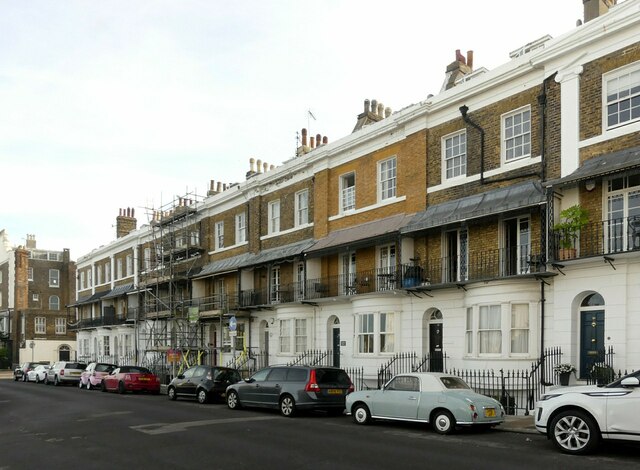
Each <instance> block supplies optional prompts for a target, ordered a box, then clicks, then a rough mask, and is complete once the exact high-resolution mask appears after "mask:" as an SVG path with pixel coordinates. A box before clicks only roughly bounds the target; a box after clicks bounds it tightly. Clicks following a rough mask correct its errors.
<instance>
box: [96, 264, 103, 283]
mask: <svg viewBox="0 0 640 470" xmlns="http://www.w3.org/2000/svg"><path fill="white" fill-rule="evenodd" d="M100 284H102V265H100V264H97V265H96V285H97V286H99V285H100Z"/></svg>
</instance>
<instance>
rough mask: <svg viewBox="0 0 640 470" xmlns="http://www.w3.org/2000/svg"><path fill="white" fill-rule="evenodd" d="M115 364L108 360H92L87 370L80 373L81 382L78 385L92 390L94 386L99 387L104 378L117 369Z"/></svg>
mask: <svg viewBox="0 0 640 470" xmlns="http://www.w3.org/2000/svg"><path fill="white" fill-rule="evenodd" d="M116 367H118V366H116V365H115V364H108V363H106V362H91V363H89V365H88V366H87V368H86V369H85V370H83V371H82V374H80V382H78V387H80V388H86V389H87V390H91V389H92V388H98V387H100V385H101V384H102V378H103V377H104V376H105V375H107V374H108V373H110V372H111V371H112V370H113V369H115V368H116Z"/></svg>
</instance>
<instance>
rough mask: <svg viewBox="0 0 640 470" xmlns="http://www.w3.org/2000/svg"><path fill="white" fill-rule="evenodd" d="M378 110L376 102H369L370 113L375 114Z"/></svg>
mask: <svg viewBox="0 0 640 470" xmlns="http://www.w3.org/2000/svg"><path fill="white" fill-rule="evenodd" d="M377 110H378V100H371V112H372V113H373V114H375V113H376V112H377Z"/></svg>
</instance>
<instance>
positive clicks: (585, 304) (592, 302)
mask: <svg viewBox="0 0 640 470" xmlns="http://www.w3.org/2000/svg"><path fill="white" fill-rule="evenodd" d="M604 360H605V346H604V299H603V298H602V296H601V295H600V294H598V293H595V294H590V295H588V296H587V297H585V298H584V300H583V301H582V303H581V304H580V378H581V379H586V378H588V377H589V372H590V371H591V368H592V367H593V364H594V363H596V362H604Z"/></svg>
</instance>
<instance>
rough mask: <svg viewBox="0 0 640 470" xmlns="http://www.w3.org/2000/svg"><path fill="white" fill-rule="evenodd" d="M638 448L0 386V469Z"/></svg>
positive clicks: (510, 455) (387, 465)
mask: <svg viewBox="0 0 640 470" xmlns="http://www.w3.org/2000/svg"><path fill="white" fill-rule="evenodd" d="M638 465H640V444H620V443H617V444H607V445H604V446H603V447H602V448H601V449H600V452H599V453H597V454H595V455H593V456H587V457H572V456H567V455H564V454H561V453H559V452H557V451H556V450H555V448H554V447H553V446H552V444H551V443H550V442H548V441H547V440H546V439H545V438H544V437H543V436H541V435H535V434H519V433H511V432H500V431H487V432H461V433H458V434H455V435H452V436H440V435H438V434H435V433H434V432H433V431H432V430H431V429H430V428H429V426H425V425H417V424H404V423H376V424H373V425H370V426H359V425H356V424H354V423H353V421H352V420H351V418H350V417H346V416H343V417H330V416H326V415H325V414H322V413H316V414H314V413H311V414H305V415H303V416H300V417H295V418H284V417H281V416H280V415H279V414H278V413H276V412H271V411H262V410H257V411H256V410H244V409H243V410H236V411H231V410H229V409H227V407H226V405H224V404H208V405H199V404H197V403H196V402H195V401H187V400H179V401H177V402H170V401H169V400H168V399H167V397H166V396H149V395H133V394H127V395H117V394H112V393H101V392H100V391H86V390H80V389H78V388H77V387H71V386H66V387H53V386H45V385H38V384H35V383H22V382H13V381H12V380H0V470H5V469H41V468H48V469H57V468H74V467H75V468H83V469H87V468H88V469H93V468H111V469H113V468H140V469H147V468H160V469H164V468H174V469H182V468H207V469H234V470H235V469H307V468H308V469H314V470H318V469H327V468H331V469H392V470H398V469H413V468H416V469H418V468H419V469H425V468H446V469H447V470H451V469H458V468H460V469H492V470H496V469H515V468H518V469H527V468H531V469H534V468H535V469H539V468H544V469H545V470H549V469H556V468H557V469H572V468H576V469H581V470H585V469H598V470H602V469H603V468H623V467H626V468H638Z"/></svg>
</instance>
